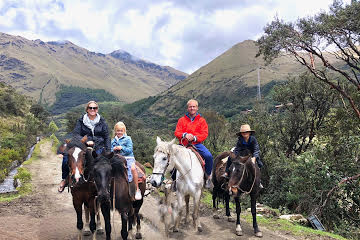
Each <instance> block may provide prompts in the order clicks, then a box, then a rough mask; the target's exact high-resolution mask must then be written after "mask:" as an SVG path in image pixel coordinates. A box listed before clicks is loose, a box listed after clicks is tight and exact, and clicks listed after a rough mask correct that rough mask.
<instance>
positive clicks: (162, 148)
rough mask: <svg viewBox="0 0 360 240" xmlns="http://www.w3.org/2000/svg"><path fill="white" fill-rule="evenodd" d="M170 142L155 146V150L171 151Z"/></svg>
mask: <svg viewBox="0 0 360 240" xmlns="http://www.w3.org/2000/svg"><path fill="white" fill-rule="evenodd" d="M169 151H170V149H169V143H167V142H163V143H161V144H159V145H157V146H156V147H155V152H163V153H169Z"/></svg>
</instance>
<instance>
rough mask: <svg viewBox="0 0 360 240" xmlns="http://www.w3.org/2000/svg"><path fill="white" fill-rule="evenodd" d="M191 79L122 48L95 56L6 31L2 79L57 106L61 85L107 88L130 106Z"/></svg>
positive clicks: (1, 40)
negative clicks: (131, 103) (56, 98)
mask: <svg viewBox="0 0 360 240" xmlns="http://www.w3.org/2000/svg"><path fill="white" fill-rule="evenodd" d="M187 76H188V75H187V74H186V73H183V72H181V71H178V70H175V69H173V68H171V67H168V66H160V65H157V64H155V63H151V62H148V61H145V60H142V59H139V58H137V57H135V56H132V55H131V54H129V53H127V52H125V51H122V50H118V51H114V52H112V53H110V54H103V53H95V52H91V51H88V50H87V49H85V48H82V47H79V46H77V45H75V44H73V43H72V42H70V41H67V40H64V41H50V42H44V41H42V40H40V39H37V40H27V39H25V38H23V37H20V36H13V35H9V34H5V33H0V81H1V82H5V83H7V84H10V85H12V86H13V87H15V88H16V89H17V91H19V92H21V93H23V94H26V95H29V96H31V97H33V98H35V99H38V100H40V101H41V102H42V103H45V104H50V105H51V104H53V103H54V101H55V93H56V92H57V91H59V89H60V86H61V85H65V86H78V87H84V88H93V89H104V90H106V91H108V92H109V93H111V94H113V95H114V96H116V97H117V98H118V99H119V100H120V101H123V102H128V103H129V102H133V101H135V100H139V99H142V98H145V97H148V96H152V95H156V94H158V93H161V92H162V91H164V90H166V89H167V88H169V87H170V86H172V85H173V84H175V83H177V82H179V81H182V80H184V79H185V78H186V77H187Z"/></svg>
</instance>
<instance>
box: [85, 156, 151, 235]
mask: <svg viewBox="0 0 360 240" xmlns="http://www.w3.org/2000/svg"><path fill="white" fill-rule="evenodd" d="M93 155H94V157H95V158H94V165H93V171H92V174H93V177H94V181H95V184H96V187H97V190H98V198H97V199H98V201H99V202H100V206H101V211H102V213H103V216H104V221H105V231H106V239H111V224H110V209H112V208H114V207H115V209H117V210H118V212H119V213H120V215H121V223H122V228H121V236H122V238H123V239H127V237H128V232H129V231H132V225H133V223H134V218H135V217H136V219H137V233H136V238H137V239H140V238H142V236H141V233H140V216H139V210H140V208H141V206H142V203H143V199H141V200H137V201H134V200H133V199H132V197H131V196H130V194H129V183H128V176H127V167H126V159H125V158H124V157H123V156H121V155H118V154H113V153H111V154H108V155H106V156H104V155H100V156H96V154H93ZM139 188H140V190H141V193H142V195H143V196H144V191H145V183H143V184H139Z"/></svg>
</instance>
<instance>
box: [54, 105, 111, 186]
mask: <svg viewBox="0 0 360 240" xmlns="http://www.w3.org/2000/svg"><path fill="white" fill-rule="evenodd" d="M85 111H86V113H85V114H84V115H83V116H82V117H81V118H79V119H78V120H77V122H76V125H75V129H74V131H73V135H80V136H82V137H84V136H85V135H87V142H86V145H87V146H89V147H93V148H94V150H95V151H96V153H97V154H101V153H102V152H103V151H106V152H110V150H111V148H110V137H109V128H108V125H107V124H106V121H105V119H104V118H103V117H101V116H100V114H99V113H98V111H99V105H98V104H97V102H95V101H90V102H88V103H87V104H86V107H85ZM61 169H62V180H61V182H60V186H59V189H58V191H59V192H60V193H61V192H63V191H64V189H65V186H66V179H67V177H68V175H69V167H68V155H67V154H66V153H65V154H63V162H62V168H61Z"/></svg>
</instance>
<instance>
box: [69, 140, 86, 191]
mask: <svg viewBox="0 0 360 240" xmlns="http://www.w3.org/2000/svg"><path fill="white" fill-rule="evenodd" d="M86 140H87V137H86V136H85V137H83V138H80V137H79V136H76V137H74V138H72V139H71V140H70V141H69V142H68V144H67V146H66V150H65V152H66V153H67V154H68V158H69V159H68V165H69V169H70V178H71V180H72V184H73V185H76V184H81V183H83V182H85V181H86V180H85V178H84V171H85V166H86V157H85V150H86V145H85V142H86Z"/></svg>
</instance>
